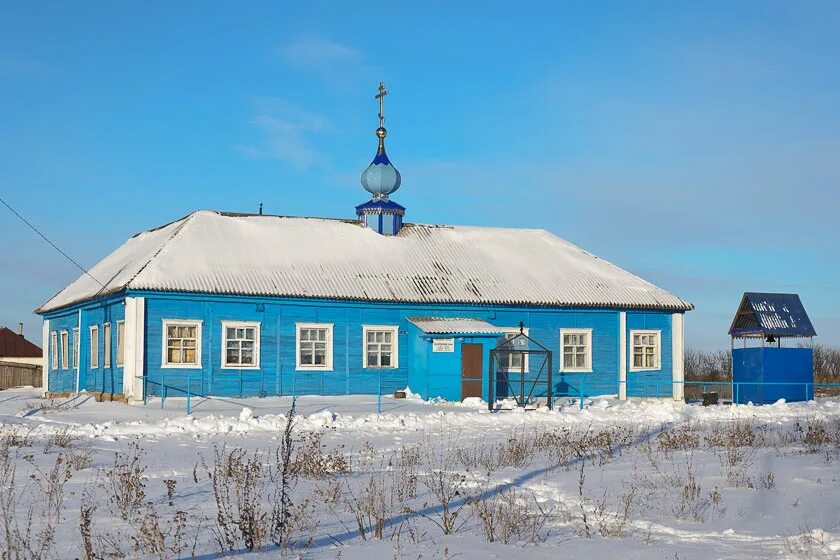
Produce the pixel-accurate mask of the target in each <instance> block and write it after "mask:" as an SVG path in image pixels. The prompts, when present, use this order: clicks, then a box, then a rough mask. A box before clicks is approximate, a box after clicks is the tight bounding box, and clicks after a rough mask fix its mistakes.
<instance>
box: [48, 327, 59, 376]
mask: <svg viewBox="0 0 840 560" xmlns="http://www.w3.org/2000/svg"><path fill="white" fill-rule="evenodd" d="M50 368H51V369H52V370H53V371H55V370H57V369H58V333H57V332H55V331H52V332H51V333H50Z"/></svg>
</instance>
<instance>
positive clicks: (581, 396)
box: [580, 376, 584, 410]
mask: <svg viewBox="0 0 840 560" xmlns="http://www.w3.org/2000/svg"><path fill="white" fill-rule="evenodd" d="M583 380H584V377H583V376H581V378H580V409H581V410H583V397H584V392H583V383H584V381H583Z"/></svg>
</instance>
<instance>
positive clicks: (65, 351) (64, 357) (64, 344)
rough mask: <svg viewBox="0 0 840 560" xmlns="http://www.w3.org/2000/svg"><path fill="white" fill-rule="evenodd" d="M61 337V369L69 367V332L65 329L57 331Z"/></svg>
mask: <svg viewBox="0 0 840 560" xmlns="http://www.w3.org/2000/svg"><path fill="white" fill-rule="evenodd" d="M59 336H60V338H61V369H70V356H69V354H70V334H69V333H68V332H67V331H66V330H65V331H61V332H60V333H59Z"/></svg>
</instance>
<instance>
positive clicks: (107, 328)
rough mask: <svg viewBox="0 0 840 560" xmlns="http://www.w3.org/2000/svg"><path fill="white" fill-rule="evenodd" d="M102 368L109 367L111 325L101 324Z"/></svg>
mask: <svg viewBox="0 0 840 560" xmlns="http://www.w3.org/2000/svg"><path fill="white" fill-rule="evenodd" d="M102 343H103V344H104V346H103V347H102V349H103V352H102V354H103V355H102V367H106V368H109V367H111V323H103V325H102Z"/></svg>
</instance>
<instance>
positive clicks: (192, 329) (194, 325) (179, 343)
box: [161, 319, 201, 368]
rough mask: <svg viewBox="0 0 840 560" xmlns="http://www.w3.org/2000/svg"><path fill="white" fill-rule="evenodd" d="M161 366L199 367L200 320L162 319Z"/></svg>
mask: <svg viewBox="0 0 840 560" xmlns="http://www.w3.org/2000/svg"><path fill="white" fill-rule="evenodd" d="M161 365H162V367H180V368H200V367H201V321H188V320H180V319H164V320H163V363H162V364H161Z"/></svg>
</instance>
